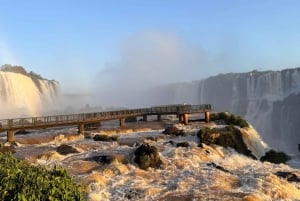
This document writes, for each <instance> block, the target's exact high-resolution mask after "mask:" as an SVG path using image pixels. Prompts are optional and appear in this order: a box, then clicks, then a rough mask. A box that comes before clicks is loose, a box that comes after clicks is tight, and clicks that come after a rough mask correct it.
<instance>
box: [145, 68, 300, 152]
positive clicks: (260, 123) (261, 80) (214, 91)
mask: <svg viewBox="0 0 300 201" xmlns="http://www.w3.org/2000/svg"><path fill="white" fill-rule="evenodd" d="M182 85H184V86H185V87H184V88H183V87H182V86H181V87H180V83H177V84H174V85H168V87H161V88H160V89H157V90H158V91H159V92H156V93H157V94H159V96H157V97H159V99H158V100H157V102H155V103H150V104H168V103H184V102H187V100H188V102H189V103H196V104H205V103H210V104H212V106H213V109H214V110H215V111H229V112H232V113H234V114H238V115H241V116H243V117H244V118H246V119H247V120H248V121H249V122H250V123H251V124H252V125H253V126H254V127H255V128H256V129H257V130H258V131H259V133H260V134H261V135H262V137H263V139H264V140H265V141H266V142H268V143H269V144H270V145H271V147H274V148H277V149H281V150H284V151H291V152H298V151H297V148H298V143H300V135H298V131H299V130H300V68H294V69H286V70H281V71H265V72H259V71H252V72H248V73H228V74H220V75H217V76H212V77H209V78H207V79H203V80H201V81H199V82H192V83H189V85H188V84H186V83H182ZM193 85H196V86H193ZM183 90H184V92H183ZM170 92H173V93H174V94H170Z"/></svg>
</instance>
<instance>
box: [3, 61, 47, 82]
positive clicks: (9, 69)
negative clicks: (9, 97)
mask: <svg viewBox="0 0 300 201" xmlns="http://www.w3.org/2000/svg"><path fill="white" fill-rule="evenodd" d="M0 70H1V71H6V72H12V73H20V74H23V75H27V76H29V77H31V78H32V79H41V80H42V79H44V78H43V77H42V76H40V75H39V74H36V73H35V72H33V71H30V72H29V73H28V72H27V71H26V70H25V68H24V67H23V66H13V65H11V64H4V65H2V66H1V68H0Z"/></svg>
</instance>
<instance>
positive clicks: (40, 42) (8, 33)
mask: <svg viewBox="0 0 300 201" xmlns="http://www.w3.org/2000/svg"><path fill="white" fill-rule="evenodd" d="M299 6H300V2H299V1H295V0H288V1H281V0H276V1H268V0H267V1H258V0H257V1H236V0H231V1H226V2H225V1H196V0H189V1H177V0H175V1H171V0H167V1H163V2H161V1H142V2H141V1H135V0H126V1H122V2H120V1H110V2H101V1H94V0H91V1H89V2H72V3H70V2H68V1H51V2H40V1H36V0H29V1H26V2H24V1H14V2H2V3H1V8H0V11H1V12H0V25H1V31H0V64H6V63H8V64H12V65H21V66H24V67H26V68H27V69H28V70H29V71H34V72H36V73H38V74H40V75H42V76H43V77H46V78H48V79H55V80H58V81H59V82H60V84H61V86H62V91H64V92H65V93H75V92H76V93H83V94H87V93H91V92H95V91H98V93H99V94H101V93H103V92H104V91H115V93H118V89H119V88H121V87H124V85H125V86H126V87H128V88H130V89H131V90H142V89H144V88H147V87H153V86H155V85H160V84H165V83H170V82H175V81H176V82H177V81H191V80H199V79H203V78H205V77H208V76H212V75H216V74H219V73H228V72H247V71H251V70H254V69H258V70H278V69H283V68H293V67H296V66H300V65H299V64H300V58H299V57H298V52H299V51H300V41H299V40H298V38H299V33H300V28H299V26H297V25H298V24H299V21H300V14H299V12H298V8H299ZM12 11H13V12H12ZM124 80H125V81H124Z"/></svg>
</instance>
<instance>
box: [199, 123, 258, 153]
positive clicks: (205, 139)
mask: <svg viewBox="0 0 300 201" xmlns="http://www.w3.org/2000/svg"><path fill="white" fill-rule="evenodd" d="M197 136H198V138H199V139H200V143H204V144H207V145H212V144H216V145H220V146H223V147H231V148H233V149H235V150H236V151H237V152H239V153H241V154H244V155H246V156H249V157H251V158H254V159H256V158H255V156H253V155H252V154H251V151H250V150H248V148H247V145H246V144H245V143H244V141H243V137H242V134H241V132H240V130H239V129H238V128H235V127H234V126H232V125H230V126H226V127H225V128H219V129H217V128H213V129H210V128H208V127H204V128H201V130H200V131H199V132H198V134H197Z"/></svg>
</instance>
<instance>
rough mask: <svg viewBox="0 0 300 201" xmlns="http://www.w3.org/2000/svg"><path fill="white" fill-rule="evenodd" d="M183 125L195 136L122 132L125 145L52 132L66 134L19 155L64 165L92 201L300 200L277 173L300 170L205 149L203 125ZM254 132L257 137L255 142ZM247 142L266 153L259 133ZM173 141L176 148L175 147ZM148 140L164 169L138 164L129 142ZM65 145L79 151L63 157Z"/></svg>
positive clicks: (223, 150)
mask: <svg viewBox="0 0 300 201" xmlns="http://www.w3.org/2000/svg"><path fill="white" fill-rule="evenodd" d="M177 126H178V127H180V128H182V129H185V130H187V131H188V133H189V135H187V136H180V137H172V136H166V135H164V134H162V133H161V131H162V130H156V131H144V132H133V133H124V134H122V133H119V134H118V135H120V138H119V143H118V142H99V141H97V142H96V141H94V140H92V139H84V138H76V139H75V138H74V139H71V138H67V136H68V134H69V133H74V132H76V129H74V128H67V129H64V130H46V131H45V133H46V135H50V134H53V133H56V134H58V133H64V134H63V135H60V136H59V137H57V138H55V140H54V141H51V142H48V143H43V144H40V145H22V146H19V147H17V153H16V156H18V157H22V158H27V159H29V160H31V161H35V162H36V163H38V164H41V165H45V166H47V167H53V166H54V165H60V166H62V167H64V168H66V169H67V170H68V172H69V173H70V174H71V175H74V176H75V178H77V179H78V180H79V181H81V182H82V183H84V184H86V186H87V192H88V195H87V199H88V200H90V201H96V200H180V199H182V200H299V199H300V190H299V188H300V185H299V184H298V183H295V182H287V181H286V180H285V179H282V178H279V177H277V176H276V175H274V173H276V172H277V171H288V172H293V173H295V174H297V175H298V174H299V175H300V171H299V170H298V169H293V168H291V167H289V166H288V165H283V164H280V165H276V164H272V163H268V162H265V163H262V162H260V161H258V160H253V159H251V158H248V157H246V156H244V155H241V154H239V153H236V152H235V151H234V150H232V149H229V148H223V147H220V146H206V145H204V146H203V148H200V147H198V138H197V136H196V132H197V129H199V127H198V126H194V127H193V126H189V127H185V126H183V125H177ZM93 132H95V133H97V132H98V131H93ZM243 132H246V131H243ZM251 132H252V133H254V134H253V139H254V140H253V141H251ZM30 135H32V136H34V135H41V134H40V133H33V134H30ZM27 137H28V135H27ZM148 137H155V138H156V139H157V141H151V140H147V139H146V138H148ZM247 139H248V141H249V142H248V145H249V143H250V142H253V143H252V145H253V146H250V145H249V146H248V148H249V147H252V148H255V149H256V148H257V147H258V148H257V149H258V150H256V154H261V153H262V150H264V149H265V148H266V145H265V144H264V143H260V142H261V140H260V138H259V135H258V134H257V133H256V132H254V131H253V130H252V131H250V132H249V133H248V135H247ZM170 140H172V141H173V144H175V145H172V144H171V143H169V142H170ZM143 141H145V142H147V143H149V144H150V145H153V146H156V147H157V148H158V150H159V154H160V157H161V160H162V162H163V165H162V167H161V168H159V169H153V168H149V169H148V170H141V169H139V168H138V167H137V165H136V164H135V163H134V162H133V157H134V151H135V150H136V148H137V147H135V145H136V144H134V143H128V142H136V143H142V142H143ZM121 142H123V143H121ZM178 142H188V143H189V145H190V146H189V147H176V143H178ZM126 143H127V144H126ZM61 144H68V145H71V146H73V147H74V148H76V149H77V150H78V151H79V153H76V154H68V155H65V156H63V155H60V154H59V153H57V152H56V151H55V149H56V147H57V146H59V145H61ZM120 144H122V145H120ZM103 155H121V156H123V157H124V158H126V160H127V161H128V163H121V162H118V161H114V162H113V163H111V164H102V163H100V162H99V161H95V160H92V158H95V157H97V156H103ZM216 167H218V168H216ZM220 167H222V168H223V169H222V168H220Z"/></svg>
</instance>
